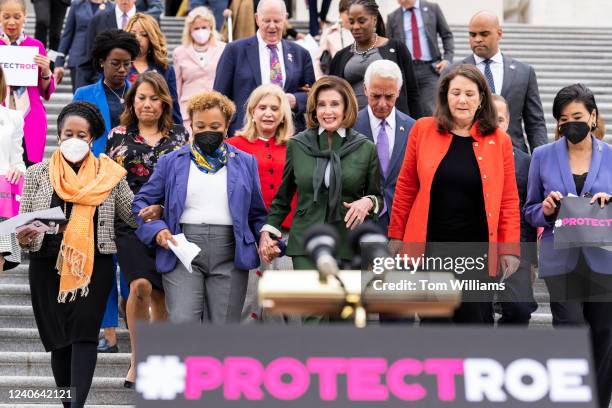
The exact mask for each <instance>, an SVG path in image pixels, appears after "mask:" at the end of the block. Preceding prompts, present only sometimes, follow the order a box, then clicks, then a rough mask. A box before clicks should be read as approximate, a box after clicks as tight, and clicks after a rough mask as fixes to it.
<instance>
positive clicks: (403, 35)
mask: <svg viewBox="0 0 612 408" xmlns="http://www.w3.org/2000/svg"><path fill="white" fill-rule="evenodd" d="M398 3H399V4H400V7H399V8H398V9H397V10H395V11H394V12H393V13H391V14H389V17H388V18H387V36H388V37H390V38H395V39H398V40H401V41H403V42H404V43H406V46H407V47H408V49H409V50H410V54H411V55H412V64H413V65H414V73H415V75H416V77H417V83H418V84H419V92H420V97H419V100H420V101H421V107H422V109H423V114H424V116H431V115H432V113H433V111H434V108H435V103H436V89H437V85H438V78H439V77H440V73H441V72H442V71H443V70H444V69H445V68H446V67H447V66H448V65H450V63H452V62H453V56H454V54H455V42H454V39H453V33H452V32H451V30H450V28H449V26H448V24H447V23H446V19H445V18H444V14H443V13H442V10H441V9H440V6H439V5H437V4H436V3H430V2H428V1H424V0H398ZM438 36H440V38H441V39H442V46H443V47H444V55H442V53H441V52H440V48H439V47H438Z"/></svg>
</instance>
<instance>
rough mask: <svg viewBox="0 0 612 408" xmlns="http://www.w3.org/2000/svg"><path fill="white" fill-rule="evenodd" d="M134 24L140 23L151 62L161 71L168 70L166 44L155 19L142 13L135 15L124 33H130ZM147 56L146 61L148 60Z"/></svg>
mask: <svg viewBox="0 0 612 408" xmlns="http://www.w3.org/2000/svg"><path fill="white" fill-rule="evenodd" d="M136 23H140V25H141V26H142V28H143V29H144V30H145V32H146V33H147V38H148V39H149V55H150V56H151V60H152V62H153V63H154V64H155V65H157V66H158V67H161V68H163V69H167V68H168V44H167V43H166V37H165V36H164V34H163V33H162V32H161V29H160V28H159V24H157V21H155V19H154V18H153V17H151V16H149V15H147V14H144V13H136V14H134V15H133V16H132V17H130V19H129V20H128V23H127V25H126V26H125V31H127V32H130V30H132V28H134V25H135V24H136ZM149 55H147V59H149Z"/></svg>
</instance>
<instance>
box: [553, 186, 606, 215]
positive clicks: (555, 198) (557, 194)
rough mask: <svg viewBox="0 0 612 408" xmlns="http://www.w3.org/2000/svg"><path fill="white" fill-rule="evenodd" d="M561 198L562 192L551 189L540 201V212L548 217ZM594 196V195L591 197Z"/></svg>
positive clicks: (555, 208) (555, 209)
mask: <svg viewBox="0 0 612 408" xmlns="http://www.w3.org/2000/svg"><path fill="white" fill-rule="evenodd" d="M562 198H563V194H561V193H560V192H558V191H551V192H550V193H549V194H548V197H546V198H545V199H544V201H542V212H544V215H545V216H547V217H550V216H551V215H553V214H554V213H555V211H557V207H558V206H559V202H560V201H561V199H562ZM593 198H595V197H593Z"/></svg>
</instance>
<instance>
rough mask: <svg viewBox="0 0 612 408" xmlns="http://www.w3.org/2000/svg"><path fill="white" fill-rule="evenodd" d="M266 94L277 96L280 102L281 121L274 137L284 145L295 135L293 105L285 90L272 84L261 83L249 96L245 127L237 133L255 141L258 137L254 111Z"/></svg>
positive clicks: (278, 143) (277, 142)
mask: <svg viewBox="0 0 612 408" xmlns="http://www.w3.org/2000/svg"><path fill="white" fill-rule="evenodd" d="M266 96H275V97H276V98H278V101H279V102H280V112H281V122H280V124H279V125H278V128H277V129H276V135H274V138H275V140H276V144H277V145H284V144H285V143H287V140H289V138H291V137H292V136H293V133H294V131H295V130H294V129H295V128H294V127H293V116H292V114H291V106H290V105H289V100H288V99H287V95H285V91H283V89H282V88H281V87H280V86H278V85H272V84H266V85H261V86H258V87H257V88H255V90H254V91H253V92H252V93H251V96H249V100H248V101H247V107H246V114H245V116H244V127H243V128H242V129H240V130H239V131H238V132H237V133H238V134H240V135H241V136H242V137H244V138H246V139H247V140H249V141H253V140H255V139H256V138H257V127H256V126H255V122H254V120H253V111H254V110H255V108H256V107H257V105H259V102H261V100H262V99H263V98H265V97H266Z"/></svg>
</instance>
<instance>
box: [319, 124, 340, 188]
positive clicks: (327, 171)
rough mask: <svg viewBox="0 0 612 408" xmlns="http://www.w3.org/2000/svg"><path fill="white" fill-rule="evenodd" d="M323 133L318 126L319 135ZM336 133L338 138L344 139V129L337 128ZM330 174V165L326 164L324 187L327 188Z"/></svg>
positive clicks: (323, 130)
mask: <svg viewBox="0 0 612 408" xmlns="http://www.w3.org/2000/svg"><path fill="white" fill-rule="evenodd" d="M323 132H325V129H323V128H322V127H320V126H319V134H321V133H323ZM336 132H337V133H338V136H340V137H341V138H343V139H344V138H345V137H346V129H345V128H339V129H338V130H336ZM330 173H331V163H327V167H326V168H325V187H327V188H329V176H330Z"/></svg>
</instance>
